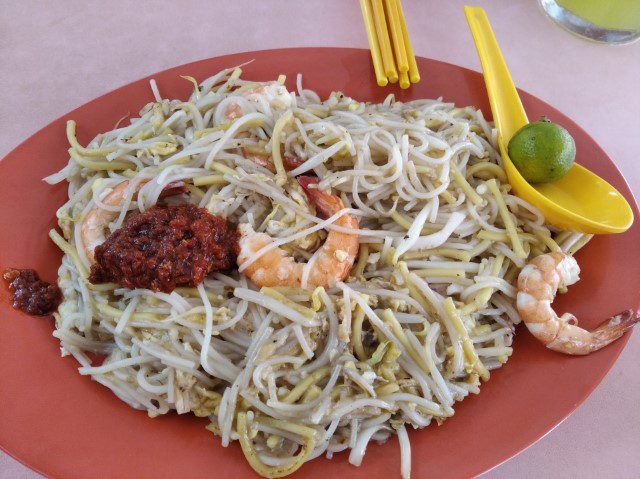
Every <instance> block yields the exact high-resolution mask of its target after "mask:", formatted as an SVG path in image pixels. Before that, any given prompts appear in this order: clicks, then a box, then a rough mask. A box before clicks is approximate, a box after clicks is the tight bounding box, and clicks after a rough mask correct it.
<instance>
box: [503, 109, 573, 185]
mask: <svg viewBox="0 0 640 479" xmlns="http://www.w3.org/2000/svg"><path fill="white" fill-rule="evenodd" d="M508 150H509V158H511V161H512V162H513V164H514V165H515V166H516V168H517V169H518V171H519V172H520V174H521V175H522V176H523V177H524V179H525V180H527V181H528V182H529V183H550V182H551V181H555V180H557V179H559V178H562V177H563V176H564V175H565V174H566V173H567V172H568V171H569V170H570V169H571V167H572V166H573V161H574V160H575V157H576V144H575V142H574V141H573V138H572V137H571V135H570V134H569V132H568V131H567V130H565V129H564V128H563V127H561V126H560V125H557V124H555V123H552V122H551V121H550V120H549V119H547V118H546V117H542V118H541V119H540V120H539V121H535V122H533V123H528V124H526V125H525V126H523V127H522V128H520V129H519V130H518V131H517V132H516V133H515V135H513V137H512V138H511V140H510V141H509V146H508Z"/></svg>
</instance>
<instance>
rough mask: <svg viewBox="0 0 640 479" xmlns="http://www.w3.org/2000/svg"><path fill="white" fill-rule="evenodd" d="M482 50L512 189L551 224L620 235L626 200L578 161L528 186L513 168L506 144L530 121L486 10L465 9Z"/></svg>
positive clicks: (628, 220) (627, 217) (627, 214)
mask: <svg viewBox="0 0 640 479" xmlns="http://www.w3.org/2000/svg"><path fill="white" fill-rule="evenodd" d="M464 12H465V15H466V17H467V22H468V23H469V27H470V29H471V34H472V36H473V40H474V42H475V45H476V49H477V50H478V56H479V57H480V63H481V64H482V73H483V75H484V80H485V84H486V86H487V92H488V94H489V104H490V105H491V111H492V113H493V119H494V121H495V124H496V127H497V129H498V143H499V146H500V154H501V155H502V160H503V162H504V166H505V170H506V172H507V177H508V178H509V183H510V184H511V186H512V188H513V191H514V193H515V194H516V195H518V196H519V197H520V198H522V199H523V200H525V201H527V202H528V203H530V204H532V205H533V206H535V207H536V208H538V209H540V210H541V211H542V213H543V214H544V216H545V219H546V221H547V223H549V224H551V225H553V226H555V227H557V228H560V229H563V230H568V231H576V232H580V233H591V234H597V233H622V232H624V231H626V230H628V229H629V227H630V226H631V224H632V223H633V212H632V211H631V206H629V203H627V200H625V198H624V197H623V196H622V195H621V194H620V193H619V192H618V191H617V190H616V189H615V188H614V187H613V186H611V185H610V184H609V183H607V182H606V181H605V180H604V179H602V178H600V177H599V176H598V175H596V174H595V173H592V172H591V171H589V170H587V169H586V168H584V167H582V166H580V165H579V164H577V163H574V164H573V166H572V167H571V169H570V170H569V171H568V172H567V174H566V175H565V176H563V177H562V178H560V179H559V180H556V181H554V182H551V183H540V184H535V185H534V184H530V183H528V182H527V181H526V180H525V179H524V178H523V177H522V175H521V174H520V172H519V171H518V169H517V168H516V167H515V165H514V164H513V162H512V161H511V159H510V158H509V154H508V153H507V145H508V144H509V140H510V139H511V137H512V136H513V135H514V134H515V133H516V132H517V131H518V130H519V129H520V128H521V127H523V126H524V125H526V124H527V123H528V122H529V120H528V119H527V115H526V113H525V111H524V108H523V107H522V102H521V101H520V97H519V96H518V92H517V91H516V88H515V85H514V84H513V80H512V79H511V75H510V74H509V70H508V69H507V66H506V64H505V62H504V58H503V57H502V53H501V52H500V47H499V46H498V42H497V40H496V38H495V36H494V34H493V31H492V29H491V25H490V24H489V20H488V19H487V14H486V13H485V12H484V10H483V9H482V8H480V7H464Z"/></svg>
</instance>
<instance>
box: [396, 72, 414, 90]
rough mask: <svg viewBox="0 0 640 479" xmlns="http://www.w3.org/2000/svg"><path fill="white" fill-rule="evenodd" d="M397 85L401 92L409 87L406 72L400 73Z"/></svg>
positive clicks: (409, 83)
mask: <svg viewBox="0 0 640 479" xmlns="http://www.w3.org/2000/svg"><path fill="white" fill-rule="evenodd" d="M398 85H400V88H402V89H403V90H406V89H407V88H409V87H410V86H411V82H410V81H409V74H408V73H407V72H400V77H399V79H398Z"/></svg>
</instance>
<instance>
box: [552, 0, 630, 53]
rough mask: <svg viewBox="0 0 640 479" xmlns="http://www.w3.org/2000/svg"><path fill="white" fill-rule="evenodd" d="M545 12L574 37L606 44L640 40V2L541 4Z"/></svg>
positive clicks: (566, 0) (604, 0) (572, 0)
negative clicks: (578, 36) (574, 35)
mask: <svg viewBox="0 0 640 479" xmlns="http://www.w3.org/2000/svg"><path fill="white" fill-rule="evenodd" d="M540 5H542V8H543V9H544V11H545V12H546V13H547V14H548V15H549V16H550V17H551V18H552V19H553V20H555V21H556V22H557V23H558V24H560V25H561V26H562V27H564V28H565V29H567V30H569V31H570V32H572V33H575V34H577V35H580V36H582V37H585V38H588V39H590V40H594V41H597V42H603V43H629V42H632V41H634V40H637V39H638V38H640V0H540Z"/></svg>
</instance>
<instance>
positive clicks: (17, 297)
mask: <svg viewBox="0 0 640 479" xmlns="http://www.w3.org/2000/svg"><path fill="white" fill-rule="evenodd" d="M2 277H3V278H4V280H5V281H6V282H7V285H8V286H9V292H10V293H11V296H12V300H13V307H14V308H15V309H20V310H22V311H24V312H25V313H28V314H31V315H34V316H46V315H49V314H51V313H53V312H54V311H56V310H57V309H58V306H60V303H61V302H62V292H61V291H60V288H58V286H57V285H55V284H51V283H47V282H46V281H43V280H41V279H40V277H39V276H38V273H36V272H35V271H34V270H32V269H14V268H10V269H7V270H5V272H4V274H3V275H2Z"/></svg>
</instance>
